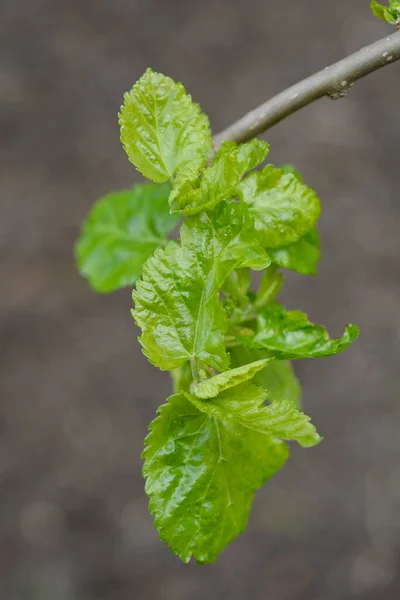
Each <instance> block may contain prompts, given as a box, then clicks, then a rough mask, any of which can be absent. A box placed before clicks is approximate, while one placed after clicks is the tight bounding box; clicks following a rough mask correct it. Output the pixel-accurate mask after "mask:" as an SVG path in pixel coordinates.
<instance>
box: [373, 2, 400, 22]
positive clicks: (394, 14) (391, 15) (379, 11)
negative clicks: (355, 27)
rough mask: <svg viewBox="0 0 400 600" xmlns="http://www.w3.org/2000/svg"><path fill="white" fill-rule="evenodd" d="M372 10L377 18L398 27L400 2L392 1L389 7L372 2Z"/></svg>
mask: <svg viewBox="0 0 400 600" xmlns="http://www.w3.org/2000/svg"><path fill="white" fill-rule="evenodd" d="M371 10H372V12H373V13H374V15H375V16H376V17H378V18H379V19H382V21H386V22H387V23H390V24H391V25H396V23H398V22H399V21H400V1H399V0H390V1H389V7H387V6H385V5H383V4H380V3H379V2H377V0H372V2H371Z"/></svg>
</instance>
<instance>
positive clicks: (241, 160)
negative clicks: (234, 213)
mask: <svg viewBox="0 0 400 600" xmlns="http://www.w3.org/2000/svg"><path fill="white" fill-rule="evenodd" d="M268 150H269V146H268V144H267V143H266V142H263V141H261V140H252V141H251V142H248V143H247V144H242V145H240V146H238V145H237V144H235V143H234V142H223V144H221V147H220V148H219V150H218V152H217V153H216V155H215V157H214V160H213V164H212V166H211V167H209V168H208V169H205V170H204V171H203V172H202V173H201V174H200V172H198V173H197V174H196V178H195V179H194V180H190V179H188V177H187V174H186V173H185V172H179V173H178V175H177V178H176V181H175V183H174V187H173V190H172V192H171V196H170V199H169V202H170V206H171V209H172V211H173V212H181V213H184V214H187V215H193V214H196V213H198V212H199V211H201V210H210V209H212V208H214V206H216V205H217V204H219V202H222V200H229V199H230V198H231V197H232V196H234V195H235V193H236V187H237V185H238V183H239V182H240V180H241V179H242V177H243V175H244V174H245V173H247V171H250V170H251V169H254V168H255V167H256V166H257V165H259V164H260V163H262V161H263V160H264V159H265V157H266V156H267V154H268Z"/></svg>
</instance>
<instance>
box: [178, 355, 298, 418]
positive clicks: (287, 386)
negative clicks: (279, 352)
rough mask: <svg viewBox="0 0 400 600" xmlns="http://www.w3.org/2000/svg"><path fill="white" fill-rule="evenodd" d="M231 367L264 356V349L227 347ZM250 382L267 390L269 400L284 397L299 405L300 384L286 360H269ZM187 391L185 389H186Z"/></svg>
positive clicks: (260, 358) (278, 399)
mask: <svg viewBox="0 0 400 600" xmlns="http://www.w3.org/2000/svg"><path fill="white" fill-rule="evenodd" d="M229 354H230V357H231V367H232V368H236V367H240V366H241V365H243V364H246V363H250V362H253V361H258V360H262V359H263V358H266V356H267V354H268V353H267V352H265V350H252V349H250V348H248V347H247V346H235V347H233V348H230V349H229ZM252 382H253V383H254V385H258V386H260V387H262V388H263V389H264V390H266V391H267V395H268V399H269V400H270V401H271V402H274V401H275V400H277V401H280V400H281V399H282V398H286V399H287V400H289V402H291V403H292V404H293V405H294V406H296V407H297V408H300V407H301V386H300V382H299V380H298V379H297V377H296V375H295V374H294V372H293V367H292V365H291V364H290V362H289V361H286V360H271V361H269V362H268V363H267V365H266V366H265V367H264V368H263V369H262V370H261V371H259V372H258V373H256V375H255V376H254V378H253V380H252ZM186 391H187V390H186Z"/></svg>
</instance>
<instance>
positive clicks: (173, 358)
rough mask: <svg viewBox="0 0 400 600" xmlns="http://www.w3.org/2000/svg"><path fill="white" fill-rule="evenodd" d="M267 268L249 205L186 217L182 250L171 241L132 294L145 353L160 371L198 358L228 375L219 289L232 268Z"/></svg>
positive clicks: (152, 260) (152, 259) (148, 264)
mask: <svg viewBox="0 0 400 600" xmlns="http://www.w3.org/2000/svg"><path fill="white" fill-rule="evenodd" d="M269 263H270V259H269V257H268V255H267V254H266V253H265V251H264V250H263V249H262V248H261V247H260V246H259V245H258V242H257V240H256V239H255V238H254V235H253V232H252V229H251V221H250V219H249V216H248V214H247V209H246V206H245V205H240V204H236V203H235V202H224V203H221V204H219V205H218V206H217V207H216V209H215V210H214V212H213V213H212V214H207V213H200V214H199V215H196V216H194V217H189V218H186V219H185V221H184V223H183V225H182V227H181V245H178V244H176V243H175V242H170V243H169V244H168V245H167V246H166V248H165V249H164V250H161V249H158V250H156V252H155V254H154V256H152V257H150V259H149V260H148V261H147V262H146V264H145V265H144V267H143V272H142V277H141V278H140V279H139V280H138V281H137V284H136V291H134V292H133V299H134V302H135V310H134V311H133V316H134V319H135V321H136V323H137V324H138V325H139V327H141V329H142V336H141V338H139V339H140V342H141V344H142V346H143V352H144V354H145V355H146V356H147V357H148V358H149V360H150V361H151V362H152V363H153V364H154V365H156V366H158V367H159V368H160V369H166V370H172V369H175V368H177V367H179V366H180V365H182V364H183V363H184V362H186V361H188V360H191V359H194V358H196V359H199V360H202V361H204V362H205V363H206V364H207V365H209V366H211V367H213V368H214V369H216V370H217V371H225V370H226V369H227V368H228V366H229V357H228V355H227V354H226V351H225V343H224V334H225V332H226V329H227V318H226V314H225V312H224V310H223V308H222V306H221V304H220V302H219V291H220V288H221V286H222V285H223V283H224V281H225V279H226V278H227V277H228V275H229V274H230V273H231V272H232V270H233V269H237V268H242V267H247V266H249V267H251V268H253V269H263V268H265V267H266V266H267V265H268V264H269Z"/></svg>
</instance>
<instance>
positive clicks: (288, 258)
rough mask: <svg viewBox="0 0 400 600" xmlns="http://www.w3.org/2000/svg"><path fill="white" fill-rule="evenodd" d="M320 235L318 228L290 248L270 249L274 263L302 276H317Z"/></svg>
mask: <svg viewBox="0 0 400 600" xmlns="http://www.w3.org/2000/svg"><path fill="white" fill-rule="evenodd" d="M319 248H320V242H319V235H318V231H317V229H316V228H314V229H313V230H312V231H310V232H309V233H306V234H305V235H303V237H301V238H300V239H299V240H298V241H297V242H294V243H293V244H289V245H288V246H281V247H278V248H268V249H267V252H268V254H269V255H270V256H271V259H272V261H273V262H274V263H275V264H276V265H278V266H279V267H284V268H285V269H290V270H291V271H297V272H298V273H301V274H302V275H316V274H317V265H318V263H319V259H320V257H321V251H320V249H319Z"/></svg>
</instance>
